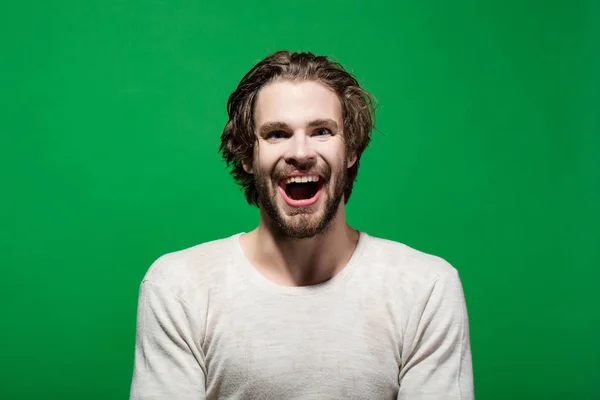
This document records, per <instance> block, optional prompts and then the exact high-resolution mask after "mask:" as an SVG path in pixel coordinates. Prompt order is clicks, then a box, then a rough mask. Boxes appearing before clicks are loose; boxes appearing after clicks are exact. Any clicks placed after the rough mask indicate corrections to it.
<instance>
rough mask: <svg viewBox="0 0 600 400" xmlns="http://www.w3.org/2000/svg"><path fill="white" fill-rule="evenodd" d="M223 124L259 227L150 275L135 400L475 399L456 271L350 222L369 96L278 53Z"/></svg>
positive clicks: (315, 59)
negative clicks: (347, 217)
mask: <svg viewBox="0 0 600 400" xmlns="http://www.w3.org/2000/svg"><path fill="white" fill-rule="evenodd" d="M228 114H229V121H228V122H227V125H226V126H225V129H224V132H223V134H222V137H221V147H220V151H221V153H222V154H223V156H224V158H225V160H226V162H227V164H228V165H229V166H231V168H232V175H233V176H234V178H235V179H236V180H237V181H238V182H239V183H240V184H241V186H242V187H243V188H244V190H245V195H246V199H247V201H248V202H249V203H250V204H253V205H256V206H258V207H259V209H260V221H259V224H258V227H257V228H256V229H254V230H253V231H251V232H248V233H238V234H235V235H233V236H231V237H228V238H224V239H220V240H215V241H212V242H209V243H204V244H200V245H197V246H195V247H192V248H189V249H185V250H182V251H178V252H174V253H171V254H167V255H164V256H162V257H161V258H159V259H158V260H157V261H156V262H155V263H154V264H153V265H152V266H151V267H150V269H149V271H148V272H147V274H146V276H145V278H144V280H143V282H142V284H141V289H140V297H139V308H138V320H137V338H136V352H135V367H134V375H133V382H132V387H131V399H140V400H148V399H178V400H183V399H344V400H347V399H427V400H432V399H445V400H451V399H461V400H463V399H472V398H473V378H472V366H471V349H470V343H469V328H468V318H467V311H466V306H465V302H464V295H463V290H462V286H461V282H460V279H459V277H458V274H457V271H456V270H455V269H454V268H453V267H452V266H450V265H449V264H448V263H446V262H445V261H443V260H442V259H440V258H437V257H434V256H431V255H426V254H423V253H421V252H419V251H417V250H413V249H411V248H409V247H407V246H405V245H402V244H400V243H396V242H392V241H389V240H384V239H380V238H375V237H372V236H369V235H368V234H367V233H365V232H359V231H356V230H355V229H353V228H351V227H350V226H349V225H348V224H347V223H346V220H345V213H344V206H345V204H346V203H347V202H348V199H349V198H350V195H351V192H352V185H353V183H354V180H355V178H356V175H357V172H358V166H359V161H360V157H361V154H362V153H363V151H364V150H365V149H366V147H367V145H368V143H369V139H370V134H371V131H372V129H373V115H374V112H373V106H372V101H371V96H370V95H369V94H368V93H367V92H365V91H364V90H363V89H361V88H360V86H359V84H358V82H357V81H356V80H355V79H354V78H353V77H352V76H351V75H350V74H348V73H347V72H346V71H345V70H344V69H343V68H342V66H340V65H339V64H337V63H334V62H332V61H330V60H328V59H327V58H326V57H322V56H314V55H313V54H310V53H290V52H287V51H281V52H277V53H275V54H272V55H271V56H269V57H267V58H265V59H264V60H262V61H261V62H259V63H258V64H257V65H256V66H255V67H254V68H252V70H251V71H250V72H249V73H248V74H247V75H246V76H245V77H244V78H243V79H242V81H241V82H240V84H239V86H238V87H237V89H236V90H235V92H234V93H233V94H232V95H231V96H230V98H229V102H228Z"/></svg>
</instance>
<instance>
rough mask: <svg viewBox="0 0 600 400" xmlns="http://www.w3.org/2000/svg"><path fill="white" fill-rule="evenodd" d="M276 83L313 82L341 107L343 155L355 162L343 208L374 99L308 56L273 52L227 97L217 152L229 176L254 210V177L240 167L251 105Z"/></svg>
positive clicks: (247, 152)
mask: <svg viewBox="0 0 600 400" xmlns="http://www.w3.org/2000/svg"><path fill="white" fill-rule="evenodd" d="M275 80H291V81H298V80H300V81H315V82H319V83H322V84H324V85H326V86H328V87H329V88H331V89H332V90H333V91H334V92H335V93H336V94H337V95H338V97H339V99H340V102H341V104H342V118H343V132H344V140H345V143H346V152H347V153H348V154H353V153H355V154H356V162H355V163H354V165H353V166H352V167H350V168H349V169H348V179H347V184H346V188H345V190H344V201H345V203H347V202H348V199H349V198H350V194H351V193H352V187H353V185H354V181H355V180H356V176H357V174H358V166H359V161H360V157H361V155H362V153H363V152H364V151H365V149H366V148H367V146H368V145H369V142H370V141H371V132H372V131H373V129H374V125H375V106H374V99H373V96H372V95H371V94H370V93H368V92H367V91H366V90H364V89H363V88H361V87H360V85H359V84H358V81H357V80H356V78H354V76H352V74H350V73H349V72H347V71H346V70H345V69H344V67H342V66H341V65H340V64H339V63H337V62H334V61H332V60H330V59H329V58H327V57H326V56H317V55H314V54H312V53H292V52H289V51H285V50H282V51H278V52H276V53H273V54H271V55H269V56H267V57H266V58H264V59H263V60H261V61H260V62H258V63H257V64H256V65H255V66H254V67H253V68H252V69H251V70H250V71H249V72H248V73H247V74H246V75H245V76H244V77H243V78H242V80H241V81H240V83H239V85H238V87H237V88H236V89H235V91H234V92H233V93H232V94H231V95H230V96H229V100H228V101H227V114H228V116H229V120H228V121H227V124H226V125H225V129H223V133H222V135H221V145H220V146H219V152H220V153H221V155H222V156H223V158H224V159H225V162H226V163H227V167H228V168H231V175H233V177H234V179H235V180H236V181H237V182H238V183H239V184H240V185H241V186H242V188H243V189H244V192H245V196H246V201H248V203H249V204H251V205H255V206H258V193H257V191H256V185H255V183H254V175H253V174H249V173H247V172H246V171H245V170H244V167H243V164H242V162H243V161H248V162H251V161H252V158H253V155H254V146H255V144H256V142H257V137H256V134H255V127H254V103H255V101H256V97H257V95H258V92H259V91H260V89H261V88H263V87H264V86H265V85H267V84H268V83H271V82H273V81H275Z"/></svg>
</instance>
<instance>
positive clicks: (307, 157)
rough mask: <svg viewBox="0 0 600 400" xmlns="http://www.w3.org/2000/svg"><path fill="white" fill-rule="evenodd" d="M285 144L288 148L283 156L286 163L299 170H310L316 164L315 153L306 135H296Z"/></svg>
mask: <svg viewBox="0 0 600 400" xmlns="http://www.w3.org/2000/svg"><path fill="white" fill-rule="evenodd" d="M287 142H288V148H287V149H286V152H285V155H284V158H285V161H286V162H287V163H289V164H291V165H293V166H295V167H299V168H306V167H309V168H310V167H311V166H313V165H314V164H315V163H316V161H317V153H316V151H315V149H314V148H313V146H312V144H311V141H310V137H309V136H308V135H306V134H303V133H297V134H294V135H293V136H292V137H291V138H290V139H289V140H288V141H287Z"/></svg>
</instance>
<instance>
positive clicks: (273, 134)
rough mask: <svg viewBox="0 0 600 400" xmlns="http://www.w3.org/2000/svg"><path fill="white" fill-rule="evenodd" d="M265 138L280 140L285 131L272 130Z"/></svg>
mask: <svg viewBox="0 0 600 400" xmlns="http://www.w3.org/2000/svg"><path fill="white" fill-rule="evenodd" d="M265 138H266V139H267V140H279V139H283V138H284V133H283V132H281V131H271V132H269V133H267V134H266V136H265Z"/></svg>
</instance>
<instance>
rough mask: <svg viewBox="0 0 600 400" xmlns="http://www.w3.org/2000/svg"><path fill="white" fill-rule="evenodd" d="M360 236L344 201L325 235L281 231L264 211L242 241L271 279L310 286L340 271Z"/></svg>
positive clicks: (261, 270)
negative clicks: (348, 220) (302, 236)
mask: <svg viewBox="0 0 600 400" xmlns="http://www.w3.org/2000/svg"><path fill="white" fill-rule="evenodd" d="M358 236H359V234H358V232H357V231H356V230H354V229H352V228H351V227H350V226H349V225H348V224H347V223H346V218H345V214H344V205H343V204H340V208H339V209H338V212H337V214H336V216H335V218H334V219H333V220H332V221H331V223H330V225H329V227H328V229H327V230H326V231H325V232H324V233H323V234H321V235H317V236H315V237H311V238H306V239H297V238H292V237H289V236H284V235H280V234H278V233H277V232H276V231H274V230H273V229H271V228H270V227H269V224H268V223H267V221H266V220H265V216H264V215H262V213H261V220H260V224H259V226H258V227H257V228H256V229H255V230H253V231H252V232H249V233H248V234H246V235H242V238H241V244H242V247H243V248H244V252H245V253H246V255H247V256H248V258H249V259H250V262H251V263H252V264H253V265H254V267H255V268H257V269H258V270H259V272H261V273H262V274H263V275H264V276H265V277H267V278H268V279H270V280H272V281H274V282H276V283H278V284H281V285H285V286H308V285H315V284H318V283H322V282H325V281H327V280H329V279H331V278H333V277H334V276H335V275H337V274H338V273H339V272H340V271H341V270H342V269H343V268H344V267H345V266H346V264H347V263H348V260H349V259H350V257H351V256H352V253H353V252H354V249H355V247H356V244H357V242H358Z"/></svg>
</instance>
